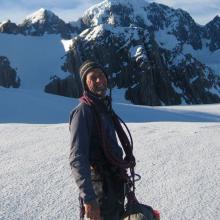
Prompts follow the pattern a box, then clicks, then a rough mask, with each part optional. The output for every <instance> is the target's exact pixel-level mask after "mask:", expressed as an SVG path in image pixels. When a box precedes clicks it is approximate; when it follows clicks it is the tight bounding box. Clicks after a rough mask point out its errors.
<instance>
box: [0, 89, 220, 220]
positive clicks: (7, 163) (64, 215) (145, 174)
mask: <svg viewBox="0 0 220 220" xmlns="http://www.w3.org/2000/svg"><path fill="white" fill-rule="evenodd" d="M116 94H120V92H118V93H117V92H116ZM115 98H116V99H115V100H116V102H115V103H114V109H115V110H116V112H118V113H119V115H120V116H121V117H122V118H123V119H124V120H125V121H126V122H127V125H128V127H129V128H130V130H131V133H132V136H133V140H134V153H135V156H136V159H137V166H136V171H137V173H138V174H140V175H141V176H142V179H141V181H139V182H137V189H136V193H137V198H138V199H139V200H140V201H141V202H143V203H146V204H149V205H151V206H153V207H154V208H155V209H158V210H159V211H160V213H161V220H177V219H178V220H217V219H220V135H219V134H220V104H216V105H197V106H172V107H171V106H169V107H143V106H133V105H131V104H127V103H124V102H123V99H122V98H120V97H118V99H117V97H115ZM0 100H1V108H0V189H1V199H0V219H1V220H3V219H4V220H6V219H7V220H12V219H13V220H14V219H19V220H30V219H34V220H36V219H45V220H50V219H51V220H52V219H53V220H54V219H57V220H58V219H59V220H61V219H62V220H64V219H67V220H78V219H79V207H78V191H77V187H76V185H75V183H74V180H73V178H72V176H71V173H70V168H69V161H68V157H69V148H70V147H69V130H68V123H67V122H68V114H69V112H70V111H71V109H72V108H73V107H74V106H76V105H77V103H78V101H77V100H73V99H70V98H64V97H59V96H53V95H49V94H44V93H42V92H37V91H28V90H22V89H17V90H16V89H3V88H0Z"/></svg>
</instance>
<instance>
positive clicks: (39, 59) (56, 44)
mask: <svg viewBox="0 0 220 220" xmlns="http://www.w3.org/2000/svg"><path fill="white" fill-rule="evenodd" d="M24 51H25V52H24ZM64 55H65V50H64V46H63V44H62V39H61V37H60V35H43V36H42V37H39V36H37V37H35V36H23V35H12V34H2V33H0V56H6V57H7V58H8V59H9V61H10V63H11V67H13V68H16V69H17V74H18V76H19V77H20V79H21V87H20V88H22V89H32V90H33V89H35V90H42V91H43V89H44V87H45V85H47V84H48V83H49V81H50V77H51V76H54V75H57V76H59V77H61V78H65V77H66V76H68V73H65V72H63V71H62V70H61V66H62V64H63V63H64V60H62V59H61V57H63V56H64Z"/></svg>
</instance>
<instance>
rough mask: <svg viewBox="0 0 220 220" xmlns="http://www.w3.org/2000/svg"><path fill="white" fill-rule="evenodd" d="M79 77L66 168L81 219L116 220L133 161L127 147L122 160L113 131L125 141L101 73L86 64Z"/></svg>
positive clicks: (92, 64) (106, 82) (118, 217)
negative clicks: (73, 184) (79, 93)
mask: <svg viewBox="0 0 220 220" xmlns="http://www.w3.org/2000/svg"><path fill="white" fill-rule="evenodd" d="M80 77H81V82H82V85H83V89H84V95H83V97H82V98H81V103H80V104H79V105H78V106H77V107H76V108H75V109H74V110H73V111H72V113H71V115H70V133H71V150H70V166H71V169H72V173H73V176H74V178H75V181H76V184H77V186H78V188H79V191H80V201H81V202H82V208H83V211H84V214H85V216H86V217H87V218H89V219H92V220H119V219H120V218H121V216H122V214H123V212H124V197H125V195H124V194H125V193H124V183H125V182H126V181H127V179H126V178H127V175H126V168H128V167H129V166H130V164H129V163H130V161H132V162H134V161H133V160H132V159H134V158H132V153H131V150H129V148H128V146H127V145H129V143H127V145H126V146H127V147H126V149H125V154H126V156H127V157H126V161H125V160H123V151H122V148H121V147H120V146H119V144H118V141H117V136H116V131H115V129H117V130H118V131H119V133H120V135H119V136H120V138H121V139H122V140H123V143H126V141H127V139H126V137H125V135H124V136H123V131H122V129H121V127H120V123H119V121H118V119H117V117H116V114H115V113H114V112H113V111H112V108H111V101H110V99H109V97H107V96H106V91H107V84H108V79H107V75H106V73H105V71H104V69H103V68H102V67H101V66H100V65H99V64H97V63H95V62H93V61H86V62H84V63H83V64H82V66H81V67H80ZM124 134H125V133H124ZM127 142H128V141H127ZM122 147H123V146H122ZM123 148H124V147H123ZM127 152H128V153H127ZM129 158H132V159H129ZM128 161H129V162H128ZM81 219H83V215H81Z"/></svg>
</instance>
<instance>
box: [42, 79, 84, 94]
mask: <svg viewBox="0 0 220 220" xmlns="http://www.w3.org/2000/svg"><path fill="white" fill-rule="evenodd" d="M44 91H45V92H47V93H52V94H56V95H62V96H66V97H75V98H79V97H80V96H81V94H82V87H81V84H80V83H78V82H77V80H75V79H74V78H73V77H72V76H71V75H70V76H69V77H67V78H65V79H60V78H58V77H54V78H53V79H51V82H50V83H48V84H47V85H46V86H45V89H44Z"/></svg>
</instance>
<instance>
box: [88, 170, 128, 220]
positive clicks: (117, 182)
mask: <svg viewBox="0 0 220 220" xmlns="http://www.w3.org/2000/svg"><path fill="white" fill-rule="evenodd" d="M91 178H92V184H93V188H94V191H95V194H96V196H97V201H98V203H99V206H100V211H101V219H102V220H120V219H121V216H122V215H123V213H124V198H125V196H124V181H123V180H122V179H121V177H120V176H118V173H117V172H115V171H112V170H108V169H102V170H101V171H100V170H95V169H92V170H91Z"/></svg>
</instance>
